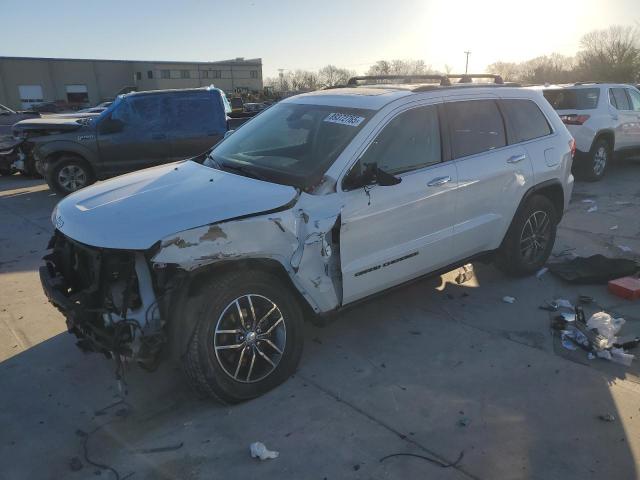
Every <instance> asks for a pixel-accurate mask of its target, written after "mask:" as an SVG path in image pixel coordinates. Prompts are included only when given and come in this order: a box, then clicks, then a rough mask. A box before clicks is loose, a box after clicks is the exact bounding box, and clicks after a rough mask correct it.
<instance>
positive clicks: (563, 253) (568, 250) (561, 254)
mask: <svg viewBox="0 0 640 480" xmlns="http://www.w3.org/2000/svg"><path fill="white" fill-rule="evenodd" d="M575 250H576V249H575V247H572V248H565V249H564V250H560V251H559V252H557V253H552V254H551V255H552V256H553V257H555V258H559V257H566V256H570V257H576V254H575V253H574V252H575Z"/></svg>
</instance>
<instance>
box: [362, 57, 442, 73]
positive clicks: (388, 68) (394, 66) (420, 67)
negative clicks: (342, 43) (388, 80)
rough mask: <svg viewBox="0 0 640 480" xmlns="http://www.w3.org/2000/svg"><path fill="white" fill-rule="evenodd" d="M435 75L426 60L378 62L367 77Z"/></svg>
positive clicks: (370, 69)
mask: <svg viewBox="0 0 640 480" xmlns="http://www.w3.org/2000/svg"><path fill="white" fill-rule="evenodd" d="M431 73H435V72H434V70H433V69H432V68H431V65H427V64H425V62H424V60H397V59H396V60H391V61H389V60H378V61H377V62H376V63H374V64H373V65H372V66H371V67H370V68H369V70H368V71H367V75H426V74H431Z"/></svg>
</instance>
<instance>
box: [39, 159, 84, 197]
mask: <svg viewBox="0 0 640 480" xmlns="http://www.w3.org/2000/svg"><path fill="white" fill-rule="evenodd" d="M45 178H46V180H47V184H48V185H49V188H50V189H51V190H53V191H54V192H56V193H57V194H58V195H62V196H65V195H68V194H70V193H73V192H75V191H76V190H80V189H81V188H84V187H87V186H89V185H91V184H92V183H93V182H95V177H94V175H93V172H92V171H91V168H90V167H89V165H88V164H87V162H85V161H84V159H82V158H80V157H72V156H69V157H63V158H61V159H59V160H58V161H56V162H55V163H53V164H52V165H49V166H48V168H47V169H46V176H45Z"/></svg>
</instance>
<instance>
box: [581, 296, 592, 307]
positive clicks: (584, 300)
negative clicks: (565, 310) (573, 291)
mask: <svg viewBox="0 0 640 480" xmlns="http://www.w3.org/2000/svg"><path fill="white" fill-rule="evenodd" d="M578 303H581V304H583V305H591V304H592V303H593V297H590V296H589V295H578Z"/></svg>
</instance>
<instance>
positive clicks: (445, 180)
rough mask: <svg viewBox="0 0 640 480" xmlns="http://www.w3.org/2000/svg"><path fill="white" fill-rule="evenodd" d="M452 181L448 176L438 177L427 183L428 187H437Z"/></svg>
mask: <svg viewBox="0 0 640 480" xmlns="http://www.w3.org/2000/svg"><path fill="white" fill-rule="evenodd" d="M450 181H451V177H450V176H449V175H447V176H446V177H437V178H434V179H433V180H431V181H430V182H429V183H427V186H428V187H437V186H438V185H444V184H445V183H448V182H450Z"/></svg>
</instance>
